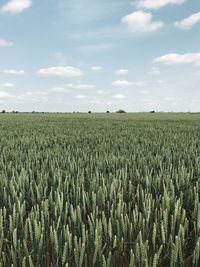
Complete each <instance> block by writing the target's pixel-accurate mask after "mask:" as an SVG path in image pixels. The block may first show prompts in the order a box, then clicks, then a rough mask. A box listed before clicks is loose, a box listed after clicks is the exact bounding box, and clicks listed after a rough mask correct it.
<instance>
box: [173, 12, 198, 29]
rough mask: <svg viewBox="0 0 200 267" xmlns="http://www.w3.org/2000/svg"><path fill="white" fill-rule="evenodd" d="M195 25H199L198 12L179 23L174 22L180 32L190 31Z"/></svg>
mask: <svg viewBox="0 0 200 267" xmlns="http://www.w3.org/2000/svg"><path fill="white" fill-rule="evenodd" d="M197 23H200V12H198V13H194V14H192V15H190V16H189V17H187V18H185V19H183V20H181V21H176V22H175V26H176V27H178V28H180V29H182V30H190V29H191V28H192V27H193V26H194V25H196V24H197Z"/></svg>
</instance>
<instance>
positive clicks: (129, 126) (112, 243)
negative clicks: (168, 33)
mask: <svg viewBox="0 0 200 267" xmlns="http://www.w3.org/2000/svg"><path fill="white" fill-rule="evenodd" d="M0 152H1V153H0V267H10V266H12V267H29V266H30V267H67V266H68V267H82V266H83V267H93V266H94V267H101V266H102V267H148V266H149V267H156V266H158V267H182V266H183V267H184V266H186V267H191V266H194V267H198V266H200V114H190V113H187V114H181V113H179V114H178V113H177V114H175V113H174V114H170V113H169V114H159V113H156V114H145V113H138V114H56V115H55V114H42V115H40V114H13V115H11V114H2V115H0Z"/></svg>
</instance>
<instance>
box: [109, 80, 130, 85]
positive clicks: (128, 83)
mask: <svg viewBox="0 0 200 267" xmlns="http://www.w3.org/2000/svg"><path fill="white" fill-rule="evenodd" d="M131 84H132V83H131V82H129V81H126V80H117V81H115V82H113V83H112V84H111V85H113V86H129V85H131Z"/></svg>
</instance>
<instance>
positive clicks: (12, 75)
mask: <svg viewBox="0 0 200 267" xmlns="http://www.w3.org/2000/svg"><path fill="white" fill-rule="evenodd" d="M119 108H123V109H125V110H127V111H149V110H152V109H154V110H157V111H200V1H199V0H132V1H131V0H101V1H99V0H56V1H55V0H32V1H31V0H7V1H6V0H0V110H1V109H6V110H10V111H11V110H19V111H32V110H37V111H88V110H92V111H106V110H111V111H115V110H117V109H119Z"/></svg>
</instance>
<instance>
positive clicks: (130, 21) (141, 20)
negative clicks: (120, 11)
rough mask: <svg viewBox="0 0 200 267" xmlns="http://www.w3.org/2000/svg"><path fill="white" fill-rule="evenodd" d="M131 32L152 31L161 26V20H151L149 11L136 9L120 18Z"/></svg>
mask: <svg viewBox="0 0 200 267" xmlns="http://www.w3.org/2000/svg"><path fill="white" fill-rule="evenodd" d="M122 23H123V24H126V25H127V26H128V29H129V30H130V31H131V32H153V31H156V30H158V29H160V28H162V27H163V25H164V24H163V22H162V21H153V16H152V14H151V13H147V12H144V11H136V12H133V13H131V14H129V15H127V16H125V17H123V18H122Z"/></svg>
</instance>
